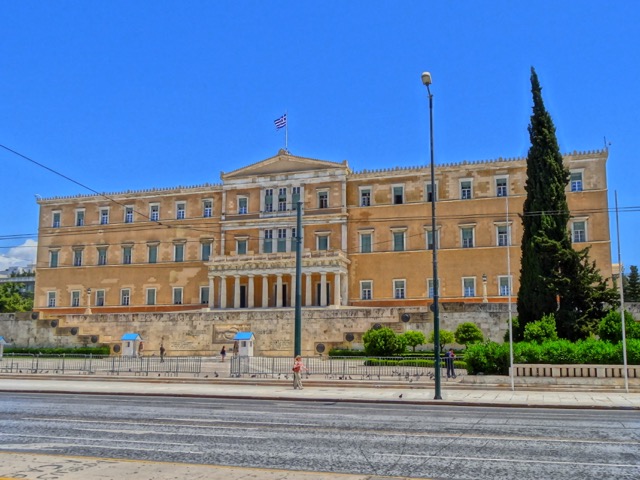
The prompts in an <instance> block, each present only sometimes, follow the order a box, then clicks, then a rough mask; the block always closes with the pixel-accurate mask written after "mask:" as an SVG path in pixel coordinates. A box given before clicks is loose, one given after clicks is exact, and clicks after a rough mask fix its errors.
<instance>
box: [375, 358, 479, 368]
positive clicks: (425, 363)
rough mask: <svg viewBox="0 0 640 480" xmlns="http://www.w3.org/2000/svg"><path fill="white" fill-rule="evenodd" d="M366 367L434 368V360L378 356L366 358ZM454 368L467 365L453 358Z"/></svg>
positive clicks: (443, 365) (441, 363)
mask: <svg viewBox="0 0 640 480" xmlns="http://www.w3.org/2000/svg"><path fill="white" fill-rule="evenodd" d="M364 364H365V366H367V367H378V366H382V367H396V366H402V367H424V368H434V367H435V361H434V360H432V359H431V360H420V359H415V360H412V359H406V360H393V359H386V358H384V359H380V358H368V359H367V360H365V362H364ZM440 365H441V367H442V368H444V367H445V363H444V359H443V360H442V362H440ZM453 365H454V367H455V368H467V365H466V363H465V362H464V361H462V360H455V361H454V362H453Z"/></svg>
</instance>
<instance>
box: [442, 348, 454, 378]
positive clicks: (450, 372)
mask: <svg viewBox="0 0 640 480" xmlns="http://www.w3.org/2000/svg"><path fill="white" fill-rule="evenodd" d="M455 359H456V354H455V353H454V352H453V348H450V349H449V351H448V352H447V353H445V355H444V361H445V363H446V364H447V378H456V370H455V366H454V363H453V362H454V361H455Z"/></svg>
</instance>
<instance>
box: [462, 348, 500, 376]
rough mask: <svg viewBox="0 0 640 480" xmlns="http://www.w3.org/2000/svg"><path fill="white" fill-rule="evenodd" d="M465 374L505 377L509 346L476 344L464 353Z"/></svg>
mask: <svg viewBox="0 0 640 480" xmlns="http://www.w3.org/2000/svg"><path fill="white" fill-rule="evenodd" d="M464 362H465V364H466V366H467V373H469V374H470V375H477V374H478V373H484V374H485V375H507V374H508V373H509V345H508V344H499V343H496V342H485V343H476V344H473V345H469V348H467V349H466V350H465V351H464Z"/></svg>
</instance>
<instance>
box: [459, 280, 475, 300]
mask: <svg viewBox="0 0 640 480" xmlns="http://www.w3.org/2000/svg"><path fill="white" fill-rule="evenodd" d="M462 294H463V295H464V296H465V297H475V296H476V278H475V277H467V278H463V279H462Z"/></svg>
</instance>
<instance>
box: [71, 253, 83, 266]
mask: <svg viewBox="0 0 640 480" xmlns="http://www.w3.org/2000/svg"><path fill="white" fill-rule="evenodd" d="M73 266H74V267H81V266H82V250H81V249H76V250H74V251H73Z"/></svg>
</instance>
